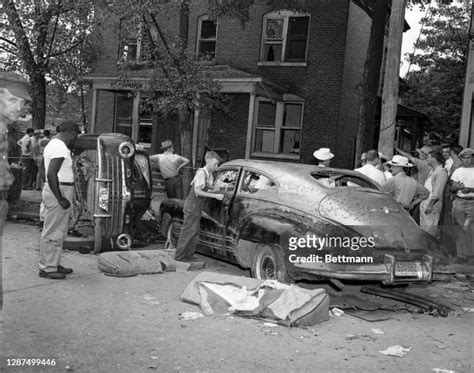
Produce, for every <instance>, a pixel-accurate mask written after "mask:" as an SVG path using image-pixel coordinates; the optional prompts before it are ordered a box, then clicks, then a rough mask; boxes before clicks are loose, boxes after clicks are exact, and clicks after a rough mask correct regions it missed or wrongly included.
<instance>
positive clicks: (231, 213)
mask: <svg viewBox="0 0 474 373" xmlns="http://www.w3.org/2000/svg"><path fill="white" fill-rule="evenodd" d="M210 191H211V192H215V193H222V194H224V196H225V198H224V200H223V201H218V200H215V199H212V198H207V199H206V203H205V207H204V210H203V213H202V215H201V223H200V231H199V236H198V239H197V242H196V245H197V252H199V253H202V254H204V255H208V256H211V257H214V258H217V259H220V260H224V261H228V262H231V263H235V264H238V265H239V266H241V267H244V268H249V269H250V270H251V273H252V276H253V277H255V278H259V279H276V280H279V281H282V282H291V281H296V280H315V279H317V280H320V279H339V280H357V281H378V282H382V283H383V284H401V283H410V282H429V281H431V280H432V276H433V266H434V263H435V261H436V259H435V258H436V256H437V255H438V254H439V253H440V252H441V251H442V246H441V244H440V243H439V242H438V241H437V240H435V239H434V238H432V237H431V236H430V235H429V234H427V233H425V232H424V231H422V230H421V229H420V228H419V227H418V226H417V224H416V223H415V221H414V220H413V219H412V218H411V217H410V215H409V214H408V212H407V211H405V209H403V208H402V207H400V206H399V205H398V204H397V203H396V201H394V200H393V199H392V198H391V197H390V196H388V195H387V194H385V193H383V192H382V191H380V190H379V186H378V185H376V184H375V183H373V182H372V181H370V179H368V178H366V177H365V176H364V175H361V174H359V173H356V172H352V171H348V170H337V169H330V168H327V169H324V168H321V167H318V166H311V165H303V164H293V163H291V164H290V163H282V162H269V161H253V160H250V161H249V160H233V161H230V162H227V163H225V164H223V165H222V166H220V168H219V169H218V170H217V172H216V174H215V184H214V186H213V188H212V190H210ZM159 215H160V219H161V229H162V234H163V235H164V236H165V237H166V245H167V247H175V246H176V243H177V239H178V236H179V233H180V229H181V226H182V223H183V201H181V200H176V199H168V200H165V201H164V202H163V203H162V204H161V207H160V213H159Z"/></svg>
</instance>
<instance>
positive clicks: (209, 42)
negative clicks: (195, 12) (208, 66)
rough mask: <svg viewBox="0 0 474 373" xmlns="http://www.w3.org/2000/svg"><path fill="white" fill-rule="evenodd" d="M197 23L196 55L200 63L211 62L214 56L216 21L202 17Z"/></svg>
mask: <svg viewBox="0 0 474 373" xmlns="http://www.w3.org/2000/svg"><path fill="white" fill-rule="evenodd" d="M198 22H199V23H198V32H197V38H198V39H197V42H196V55H197V57H198V60H200V61H213V60H214V58H215V55H216V41H217V21H215V20H212V19H209V17H208V16H202V17H201V18H199V21H198Z"/></svg>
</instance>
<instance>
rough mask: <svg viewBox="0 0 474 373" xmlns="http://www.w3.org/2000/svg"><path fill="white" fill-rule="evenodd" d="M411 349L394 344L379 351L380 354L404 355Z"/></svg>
mask: <svg viewBox="0 0 474 373" xmlns="http://www.w3.org/2000/svg"><path fill="white" fill-rule="evenodd" d="M410 351H411V347H403V346H400V345H394V346H390V347H388V348H387V349H386V350H383V351H379V352H380V353H381V354H384V355H388V356H396V357H404V356H405V355H406V354H407V353H408V352H410Z"/></svg>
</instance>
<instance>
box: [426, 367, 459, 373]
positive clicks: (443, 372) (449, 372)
mask: <svg viewBox="0 0 474 373" xmlns="http://www.w3.org/2000/svg"><path fill="white" fill-rule="evenodd" d="M431 370H432V371H433V372H436V373H456V372H455V371H454V370H449V369H443V368H433V369H431Z"/></svg>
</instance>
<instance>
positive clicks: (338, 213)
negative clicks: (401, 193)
mask: <svg viewBox="0 0 474 373" xmlns="http://www.w3.org/2000/svg"><path fill="white" fill-rule="evenodd" d="M319 213H320V214H321V215H322V216H323V217H325V218H327V219H330V220H332V221H334V222H337V223H339V224H343V225H345V226H347V227H350V228H352V229H353V230H354V231H355V232H357V233H359V234H361V235H363V236H365V237H367V238H369V237H372V238H373V242H374V243H375V247H376V248H377V249H382V250H383V249H385V250H387V251H394V250H395V251H396V252H400V251H401V252H405V253H409V252H419V253H421V252H426V250H427V248H428V246H429V244H428V241H427V236H426V234H425V233H424V232H423V231H422V230H421V229H420V228H419V227H418V226H417V225H416V223H415V222H414V220H413V219H412V218H411V216H410V215H409V214H408V212H407V211H405V209H404V208H403V207H401V206H400V205H399V204H398V203H397V202H396V201H395V200H393V199H391V198H388V197H387V195H386V194H383V193H381V192H378V191H373V190H368V189H364V190H360V189H353V188H347V189H346V188H344V189H343V190H338V191H335V192H334V193H331V194H329V195H327V196H326V197H324V198H323V199H322V200H321V202H320V204H319Z"/></svg>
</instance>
